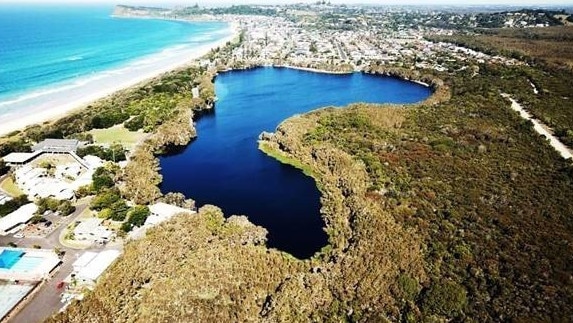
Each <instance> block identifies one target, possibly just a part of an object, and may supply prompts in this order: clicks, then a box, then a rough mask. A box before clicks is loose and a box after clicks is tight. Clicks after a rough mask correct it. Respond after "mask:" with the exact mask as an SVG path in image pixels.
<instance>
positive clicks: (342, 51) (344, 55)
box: [336, 41, 348, 60]
mask: <svg viewBox="0 0 573 323" xmlns="http://www.w3.org/2000/svg"><path fill="white" fill-rule="evenodd" d="M336 48H337V49H338V55H339V56H340V59H341V60H346V59H347V58H348V56H347V55H346V52H345V51H344V49H342V46H340V42H338V41H337V42H336Z"/></svg>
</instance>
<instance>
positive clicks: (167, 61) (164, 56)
mask: <svg viewBox="0 0 573 323" xmlns="http://www.w3.org/2000/svg"><path fill="white" fill-rule="evenodd" d="M216 34H217V35H218V36H219V37H221V36H223V35H226V36H224V37H222V38H219V39H218V40H215V41H211V42H209V43H205V44H202V45H198V46H197V45H191V46H192V47H191V46H181V45H177V46H173V47H171V48H168V49H165V50H162V51H161V52H159V53H157V54H153V55H149V56H145V57H142V58H141V59H138V60H136V61H133V62H131V63H128V65H127V66H122V67H119V68H115V69H112V70H107V71H103V72H99V73H95V74H93V75H89V76H84V77H81V78H78V79H76V80H74V81H72V82H68V83H66V84H62V85H59V86H58V87H54V88H45V89H41V90H38V91H35V92H32V93H27V94H24V95H22V96H20V97H18V98H16V99H12V100H9V101H5V102H0V108H2V114H1V115H0V135H4V134H7V133H10V132H12V131H15V130H21V129H23V128H25V127H26V126H29V125H32V124H39V123H42V122H44V121H48V120H53V119H56V118H58V117H62V116H63V115H65V114H67V113H69V112H70V111H72V110H75V109H78V108H81V107H83V106H85V105H87V104H89V103H91V102H93V101H95V100H97V99H101V98H103V97H106V96H108V95H110V94H112V93H114V92H117V91H119V90H122V89H125V88H128V87H131V86H134V85H136V84H138V83H140V82H142V81H145V80H149V79H151V78H153V77H156V76H158V75H160V74H162V73H165V72H168V71H171V70H174V69H176V68H179V67H182V66H185V65H187V64H189V63H190V62H191V61H192V60H193V59H197V58H199V57H201V56H203V55H205V54H207V53H208V52H209V51H210V50H211V49H212V48H216V47H219V46H223V45H224V44H225V43H227V42H228V41H230V40H232V39H233V38H234V37H235V36H236V30H234V29H232V28H229V29H227V30H225V33H224V34H222V33H216Z"/></svg>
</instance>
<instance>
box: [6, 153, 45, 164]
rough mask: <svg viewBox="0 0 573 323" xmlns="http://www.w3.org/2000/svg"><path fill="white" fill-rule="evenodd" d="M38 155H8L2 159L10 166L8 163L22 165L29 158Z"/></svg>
mask: <svg viewBox="0 0 573 323" xmlns="http://www.w3.org/2000/svg"><path fill="white" fill-rule="evenodd" d="M37 155H38V153H37V152H34V153H10V154H8V155H6V156H4V157H3V158H2V159H3V160H4V161H5V162H6V163H8V164H10V163H18V164H19V163H24V162H27V161H28V160H30V159H31V158H33V157H35V156H37Z"/></svg>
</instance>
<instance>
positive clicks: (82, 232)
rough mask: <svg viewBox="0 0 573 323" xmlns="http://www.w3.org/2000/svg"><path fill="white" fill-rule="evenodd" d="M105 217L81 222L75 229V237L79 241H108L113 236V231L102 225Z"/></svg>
mask: <svg viewBox="0 0 573 323" xmlns="http://www.w3.org/2000/svg"><path fill="white" fill-rule="evenodd" d="M102 222H103V219H99V218H90V219H88V220H85V221H82V222H80V224H78V226H77V227H76V228H75V229H74V238H75V239H76V240H78V241H89V242H96V243H106V242H108V241H110V240H111V239H112V238H113V232H112V231H111V230H109V229H108V228H106V227H105V226H103V225H101V223H102Z"/></svg>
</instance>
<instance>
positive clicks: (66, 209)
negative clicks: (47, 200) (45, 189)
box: [57, 201, 76, 216]
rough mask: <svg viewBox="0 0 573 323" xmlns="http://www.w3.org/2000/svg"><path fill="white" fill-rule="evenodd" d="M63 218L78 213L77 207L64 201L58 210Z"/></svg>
mask: <svg viewBox="0 0 573 323" xmlns="http://www.w3.org/2000/svg"><path fill="white" fill-rule="evenodd" d="M57 211H58V212H60V215H62V216H68V215H70V214H72V213H74V212H75V211H76V207H75V206H73V205H72V203H71V202H70V201H63V202H62V203H60V205H59V206H58V208H57Z"/></svg>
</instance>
